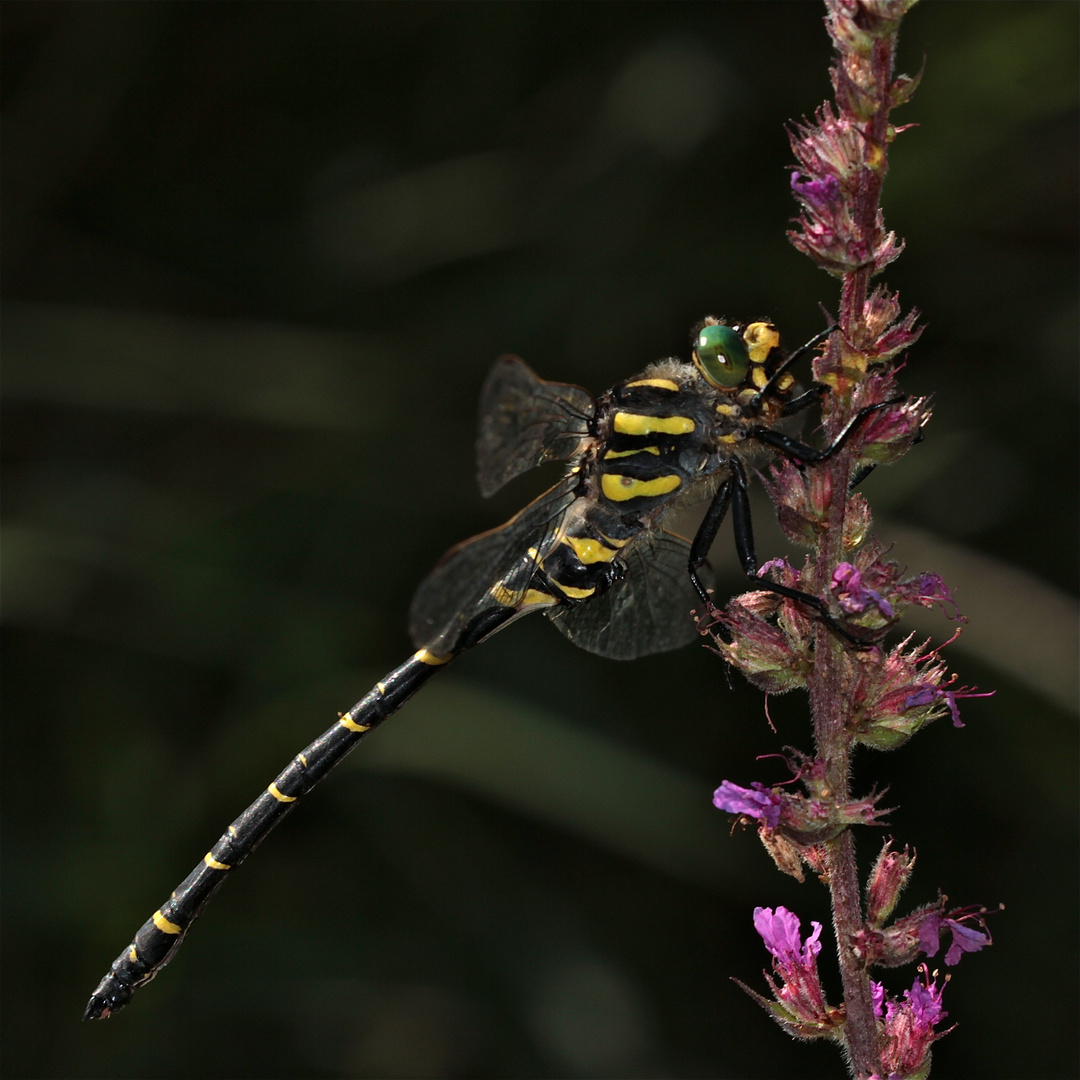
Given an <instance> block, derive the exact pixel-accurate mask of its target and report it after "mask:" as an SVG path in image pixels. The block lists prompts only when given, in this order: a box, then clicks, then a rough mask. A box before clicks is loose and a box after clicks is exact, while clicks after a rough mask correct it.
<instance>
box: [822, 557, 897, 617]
mask: <svg viewBox="0 0 1080 1080" xmlns="http://www.w3.org/2000/svg"><path fill="white" fill-rule="evenodd" d="M832 591H833V595H834V596H835V597H836V600H837V603H839V605H840V609H841V610H842V611H846V612H847V613H848V614H849V615H861V614H862V613H863V612H864V611H866V609H867V608H868V607H870V605H871V604H873V605H875V606H876V607H877V609H878V611H880V612H881V614H882V615H883V616H884V617H885V618H886V619H891V618H892V617H893V615H894V611H893V606H892V604H890V603H889V601H888V600H886V599H885V597H883V596H882V595H881V593H879V592H878V591H877V590H876V589H868V588H867V587H866V586H865V585H864V584H863V579H862V572H861V571H860V570H859V569H858V568H857V567H855V566H852V564H851V563H848V562H842V563H841V564H840V565H839V566H838V567H837V568H836V569H835V570H834V571H833V575H832Z"/></svg>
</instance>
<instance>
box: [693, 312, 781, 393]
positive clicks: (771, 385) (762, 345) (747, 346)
mask: <svg viewBox="0 0 1080 1080" xmlns="http://www.w3.org/2000/svg"><path fill="white" fill-rule="evenodd" d="M779 344H780V335H779V334H778V333H777V332H776V328H775V327H774V326H773V325H772V323H768V322H752V323H749V324H748V325H746V326H739V325H735V326H726V325H724V324H723V323H721V322H719V321H718V320H716V319H713V318H709V319H706V320H705V322H704V324H703V325H702V326H701V327H700V328H699V329H698V331H697V334H696V335H695V338H694V353H693V359H694V364H695V366H696V367H697V369H698V371H699V372H700V373H701V377H702V378H703V379H704V380H705V381H706V382H707V383H708V384H709V385H710V386H712V387H715V388H716V389H717V390H727V391H733V392H737V391H741V393H738V394H737V397H738V400H739V401H740V402H741V403H743V404H751V403H752V404H751V410H752V411H753V410H756V408H759V407H760V405H761V399H762V398H763V397H764V396H765V394H766V393H767V392H769V391H772V390H774V389H775V388H776V380H775V379H774V378H770V376H769V374H768V373H767V370H766V363H767V361H768V359H769V357H770V356H771V355H772V351H773V349H775V348H776V347H777V345H779ZM791 381H792V380H790V379H788V380H787V382H788V383H790V382H791ZM784 389H786V386H785V387H784Z"/></svg>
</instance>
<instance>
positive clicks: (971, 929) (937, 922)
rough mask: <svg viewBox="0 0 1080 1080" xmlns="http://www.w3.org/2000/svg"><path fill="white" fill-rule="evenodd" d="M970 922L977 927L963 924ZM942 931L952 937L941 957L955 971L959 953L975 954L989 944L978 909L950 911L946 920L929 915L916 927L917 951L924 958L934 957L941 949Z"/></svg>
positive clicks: (932, 913) (988, 932) (936, 915)
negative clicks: (921, 953)
mask: <svg viewBox="0 0 1080 1080" xmlns="http://www.w3.org/2000/svg"><path fill="white" fill-rule="evenodd" d="M951 916H957V917H956V918H953V917H951ZM970 921H975V922H976V923H977V924H978V926H977V927H976V926H968V925H967V923H968V922H970ZM944 930H948V931H950V932H951V934H952V944H951V945H950V946H949V949H948V951H947V952H946V953H945V964H946V966H947V967H955V966H956V965H957V964H958V963H960V957H961V955H962V954H963V953H966V952H979V950H980V949H983V948H985V947H986V946H987V945H989V944H991V941H992V939H991V937H990V931H989V930H987V928H986V922H985V921H984V919H983V912H982V909H967V910H957V911H952V912H950V913H949V916H943V915H938V914H937V913H936V912H930V913H929V914H928V915H927V917H926V918H925V919H924V920H923V922H922V925H921V926H920V927H919V948H921V949H922V951H923V952H924V953H926V955H927V956H936V955H937V951H938V949H939V948H940V947H941V933H942V931H944Z"/></svg>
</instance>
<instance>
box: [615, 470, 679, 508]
mask: <svg viewBox="0 0 1080 1080" xmlns="http://www.w3.org/2000/svg"><path fill="white" fill-rule="evenodd" d="M681 483H682V478H681V477H679V476H675V475H674V474H669V475H668V476H658V477H657V478H656V479H655V480H637V479H635V478H634V477H633V476H620V475H619V474H618V473H605V474H604V475H603V476H602V477H601V478H600V490H601V491H603V493H604V495H606V496H607V498H609V499H611V501H612V502H626V501H627V500H628V499H646V498H651V497H653V496H656V495H666V494H667V493H668V492H669V491H674V490H675V489H676V488H677V487H678V486H679V485H680V484H681Z"/></svg>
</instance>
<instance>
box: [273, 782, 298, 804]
mask: <svg viewBox="0 0 1080 1080" xmlns="http://www.w3.org/2000/svg"><path fill="white" fill-rule="evenodd" d="M266 790H267V791H269V792H270V794H271V795H273V796H274V798H275V799H277V801H278V802H296V796H295V795H282V794H281V792H280V791H279V790H278V786H277V784H271V785H270V786H269V787H268V788H267V789H266Z"/></svg>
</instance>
